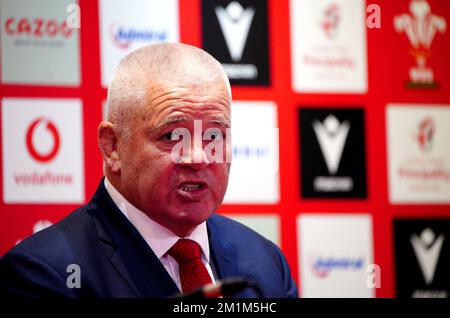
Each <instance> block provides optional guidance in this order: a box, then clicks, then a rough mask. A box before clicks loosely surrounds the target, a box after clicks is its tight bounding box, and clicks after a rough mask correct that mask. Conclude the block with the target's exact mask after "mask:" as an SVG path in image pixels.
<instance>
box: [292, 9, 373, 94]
mask: <svg viewBox="0 0 450 318" xmlns="http://www.w3.org/2000/svg"><path fill="white" fill-rule="evenodd" d="M290 12H291V43H292V67H293V71H292V75H293V88H294V90H296V91H298V92H329V93H332V92H337V93H344V92H348V93H365V92H366V91H367V56H366V55H367V53H366V9H365V1H364V0H324V1H317V0H291V6H290Z"/></svg>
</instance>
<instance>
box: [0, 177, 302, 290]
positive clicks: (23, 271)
mask: <svg viewBox="0 0 450 318" xmlns="http://www.w3.org/2000/svg"><path fill="white" fill-rule="evenodd" d="M207 229H208V235H209V244H210V249H211V260H212V262H213V266H214V268H215V270H216V272H217V275H218V277H219V279H221V278H225V277H232V276H239V277H247V278H250V279H253V280H254V281H255V282H256V283H257V284H259V286H260V287H261V289H262V291H263V294H264V296H265V297H297V287H296V285H295V283H294V281H293V280H292V278H291V275H290V271H289V267H288V264H287V263H286V260H285V258H284V256H283V254H282V253H281V251H280V249H279V248H278V247H277V246H276V245H274V244H273V243H271V242H270V241H268V240H267V239H265V238H263V237H262V236H260V235H259V234H257V233H256V232H254V231H252V230H251V229H249V228H247V227H246V226H244V225H241V224H239V223H237V222H235V221H233V220H230V219H228V218H225V217H223V216H219V215H214V216H212V217H210V218H209V219H208V221H207ZM70 264H76V265H78V266H79V269H80V274H81V276H80V277H81V286H80V288H69V287H67V281H69V282H72V283H73V282H75V281H74V280H73V276H70V275H71V274H73V273H74V271H73V269H72V268H71V267H69V271H68V266H69V265H70ZM69 285H70V284H69ZM72 287H73V285H72ZM178 292H179V290H178V288H177V286H176V284H175V283H174V282H173V280H172V278H171V277H170V275H169V274H168V273H167V271H166V270H165V268H164V266H163V265H162V264H161V262H160V261H159V260H158V258H157V257H156V256H155V254H154V253H153V251H152V250H151V248H150V247H149V246H148V245H147V243H146V242H145V240H144V239H143V238H142V236H141V235H140V234H139V233H138V232H137V230H136V229H135V228H134V226H133V225H132V224H131V223H130V222H129V221H128V219H127V218H126V217H125V216H124V215H123V214H122V213H121V212H120V211H119V210H118V208H117V206H116V205H115V204H114V202H113V201H112V199H111V197H110V196H109V194H108V193H107V191H106V189H105V187H104V185H103V180H102V182H101V183H100V185H99V187H98V189H97V191H96V193H95V195H94V197H93V198H92V200H91V201H90V202H89V203H88V204H87V205H85V206H83V207H81V208H79V209H77V210H76V211H74V212H73V213H71V214H70V215H69V216H67V217H66V218H64V219H63V220H62V221H60V222H58V223H57V224H55V225H53V226H51V227H49V228H47V229H45V230H42V231H40V232H38V233H36V234H34V235H32V236H31V237H29V238H28V239H26V240H24V241H22V242H21V243H20V244H19V245H17V246H15V247H14V248H13V249H11V250H10V251H9V252H8V253H6V254H5V255H4V256H3V257H2V258H1V259H0V294H8V295H21V296H27V297H54V296H62V297H167V296H172V295H174V294H176V293H178ZM236 296H237V297H255V296H256V294H255V293H254V291H253V290H251V289H246V290H244V291H243V292H241V293H240V294H238V295H236Z"/></svg>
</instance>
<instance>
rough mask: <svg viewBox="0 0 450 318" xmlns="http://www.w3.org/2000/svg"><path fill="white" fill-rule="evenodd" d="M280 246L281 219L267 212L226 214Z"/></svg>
mask: <svg viewBox="0 0 450 318" xmlns="http://www.w3.org/2000/svg"><path fill="white" fill-rule="evenodd" d="M225 215H226V216H227V217H229V218H231V219H233V220H235V221H238V222H239V223H242V224H244V225H246V226H248V227H249V228H251V229H252V230H254V231H256V232H258V233H259V234H261V235H262V236H264V237H265V238H266V239H268V240H270V241H272V242H274V243H275V244H277V245H278V246H280V219H279V217H278V216H277V215H267V214H225Z"/></svg>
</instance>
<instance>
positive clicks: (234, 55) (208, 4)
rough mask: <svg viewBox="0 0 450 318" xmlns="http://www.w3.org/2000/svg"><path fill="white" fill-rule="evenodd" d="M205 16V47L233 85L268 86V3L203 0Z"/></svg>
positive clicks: (246, 0) (251, 0)
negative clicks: (219, 63)
mask: <svg viewBox="0 0 450 318" xmlns="http://www.w3.org/2000/svg"><path fill="white" fill-rule="evenodd" d="M202 14H203V48H204V49H205V50H206V51H208V52H209V53H211V54H212V55H213V56H214V57H216V58H217V59H218V60H219V61H220V62H221V63H222V66H223V67H224V69H225V71H226V72H227V75H228V77H229V78H230V81H231V83H232V84H233V85H246V84H248V85H268V84H269V67H268V63H269V59H268V39H267V2H266V1H258V0H256V1H255V0H240V1H229V0H218V1H211V0H203V2H202ZM258 32H260V33H261V34H258Z"/></svg>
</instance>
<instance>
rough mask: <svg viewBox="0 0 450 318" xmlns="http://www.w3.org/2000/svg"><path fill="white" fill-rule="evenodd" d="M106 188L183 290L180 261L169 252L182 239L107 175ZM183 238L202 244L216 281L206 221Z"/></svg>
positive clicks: (207, 262)
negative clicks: (143, 210) (122, 192)
mask: <svg viewBox="0 0 450 318" xmlns="http://www.w3.org/2000/svg"><path fill="white" fill-rule="evenodd" d="M105 188H106V191H108V193H109V195H110V196H111V199H112V200H113V201H114V203H115V204H116V205H117V207H118V208H119V210H120V211H121V212H122V213H123V214H124V215H125V216H126V217H127V219H128V220H129V221H130V222H131V224H133V225H134V227H135V228H136V229H137V231H138V232H139V234H141V236H142V237H143V238H144V240H145V241H146V242H147V244H148V246H150V248H151V249H152V251H153V253H155V255H156V257H158V259H159V260H160V262H161V263H162V265H163V266H164V268H165V269H166V270H167V272H168V273H169V275H170V276H171V277H172V279H173V281H174V282H175V284H176V285H177V286H178V288H179V290H180V291H181V290H182V288H181V281H180V272H179V268H178V263H177V261H176V260H175V259H173V258H172V256H170V255H168V254H167V252H168V251H169V249H170V248H171V247H172V246H173V245H174V244H175V243H176V242H177V241H178V240H179V239H180V237H179V236H177V235H175V234H174V233H173V232H172V231H170V230H169V229H167V228H166V227H164V226H162V225H161V224H159V223H157V222H155V221H154V220H152V219H151V218H150V217H149V216H148V215H146V214H145V213H144V212H142V211H141V210H139V209H137V208H136V207H135V206H133V205H132V204H131V203H130V202H128V201H127V199H125V198H124V197H123V196H122V195H121V194H120V193H119V191H117V189H116V188H114V186H113V185H112V184H111V182H109V180H108V178H107V177H106V176H105ZM183 238H184V239H190V240H193V241H195V242H197V244H198V245H200V248H201V251H202V262H203V264H205V267H206V269H207V270H208V273H209V276H211V280H212V282H213V283H215V279H214V275H213V271H212V268H211V265H210V257H209V241H208V231H207V229H206V222H203V223H201V224H199V225H198V226H197V227H196V228H195V229H194V230H193V231H192V233H191V234H189V235H188V236H186V237H183Z"/></svg>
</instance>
